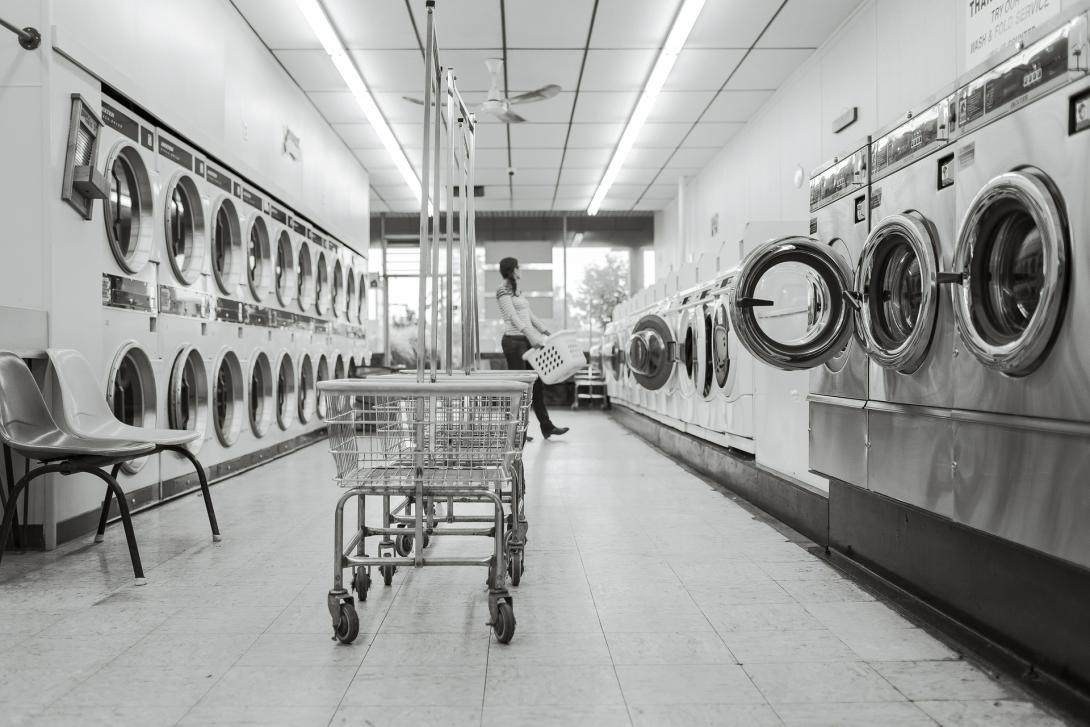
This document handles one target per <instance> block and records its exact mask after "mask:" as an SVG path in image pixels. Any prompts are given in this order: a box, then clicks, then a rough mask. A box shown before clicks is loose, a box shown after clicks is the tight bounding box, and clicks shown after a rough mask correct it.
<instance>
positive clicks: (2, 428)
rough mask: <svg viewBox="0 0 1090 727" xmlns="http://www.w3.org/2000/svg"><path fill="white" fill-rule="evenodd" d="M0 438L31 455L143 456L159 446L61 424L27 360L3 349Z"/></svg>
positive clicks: (46, 458) (0, 353)
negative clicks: (84, 433)
mask: <svg viewBox="0 0 1090 727" xmlns="http://www.w3.org/2000/svg"><path fill="white" fill-rule="evenodd" d="M0 440H2V441H3V442H4V443H5V444H7V445H8V446H9V447H11V448H12V449H13V450H15V451H16V452H18V453H19V454H21V455H24V456H26V457H28V458H30V459H36V460H41V461H49V460H56V459H65V458H72V457H126V456H127V457H139V456H140V455H143V454H149V453H150V452H151V451H152V450H154V449H155V446H154V445H153V444H150V443H147V442H143V441H132V439H129V438H125V439H117V438H99V437H82V436H79V435H76V434H74V433H71V432H68V431H65V430H63V429H61V427H59V426H58V425H57V422H56V421H54V419H53V416H52V414H50V412H49V407H48V406H47V405H46V403H45V398H44V397H43V396H42V392H41V391H40V390H39V389H38V382H37V381H35V380H34V375H33V374H31V373H30V369H28V368H27V366H26V364H25V363H23V360H22V359H20V358H19V357H18V356H16V355H15V354H13V353H8V352H6V351H0Z"/></svg>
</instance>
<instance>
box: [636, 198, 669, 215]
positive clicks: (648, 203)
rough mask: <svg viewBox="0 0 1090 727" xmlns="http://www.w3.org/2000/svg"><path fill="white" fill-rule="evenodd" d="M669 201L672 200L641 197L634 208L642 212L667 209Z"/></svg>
mask: <svg viewBox="0 0 1090 727" xmlns="http://www.w3.org/2000/svg"><path fill="white" fill-rule="evenodd" d="M669 203H670V200H659V199H641V200H640V201H639V202H637V203H636V206H635V207H633V208H632V209H634V210H639V211H641V212H658V211H659V210H661V209H665V208H666V205H668V204H669Z"/></svg>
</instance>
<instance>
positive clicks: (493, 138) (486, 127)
mask: <svg viewBox="0 0 1090 727" xmlns="http://www.w3.org/2000/svg"><path fill="white" fill-rule="evenodd" d="M474 138H475V139H476V141H475V145H476V147H477V149H478V150H480V149H506V148H507V128H506V125H505V124H477V128H476V129H475V131H474Z"/></svg>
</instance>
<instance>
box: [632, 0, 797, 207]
mask: <svg viewBox="0 0 1090 727" xmlns="http://www.w3.org/2000/svg"><path fill="white" fill-rule="evenodd" d="M786 5H787V0H783V2H781V3H780V6H779V7H778V8H776V12H774V13H773V14H772V17H771V18H769V20H768V22H767V23H765V26H764V27H763V28H761V32H760V33H758V34H757V37H756V38H754V40H753V42H752V43H750V45H749V48H748V49H746V52H745V53H744V54H743V55H742V57H741V58H740V59H738V63H737V64H735V66H734V68H732V69H731V72H730V73H729V74H727V78H726V80H724V81H723V84H722V85H721V86H720V87H719V90H718V91H716V92H715V94H714V95H713V96H712V97H711V99H710V100H709V101H708V103H707V105H705V106H704V110H703V111H701V112H700V115H699V116H697V117H696V121H694V122H693V123H692V125H691V126H690V127H689V130H688V131H686V132H685V136H683V137H681V141H679V142H678V144H677V146H675V147H674V150H673V151H672V152H670V156H668V157H666V161H664V162H663V163H662V166H661V167H659V170H658V171H657V172H656V173H655V176H654V177H652V178H651V181H650V182H648V183H647V186H646V187H644V188H643V191H642V192H640V196H639V197H637V198H636V201H635V202H633V203H632V207H631V208H629V209H630V210H634V209H636V205H638V204H639V203H640V202H641V201H642V200H643V198H644V197H645V196H647V192H648V190H650V189H651V187H652V185H654V184H655V182H657V181H658V178H659V177H660V176H662V170H663V169H665V168H666V167H667V166H668V165H669V164H670V161H671V160H672V159H673V158H674V157H675V156H676V155H677V153H678V150H680V149H681V147H682V145H683V144H685V140H686V139H688V138H689V135H690V134H692V133H693V129H695V128H696V127H697V125H698V124H699V123H700V120H701V119H703V118H704V115H705V114H707V113H708V109H710V108H711V107H712V104H714V103H715V100H716V99H717V98H719V96H720V94H722V93H723V90H724V89H726V87H727V84H728V83H730V80H731V79H732V78H734V75H735V74H736V73H738V69H739V68H741V67H742V64H743V63H745V62H746V58H748V57H749V55H750V53H752V52H753V49H754V48H756V47H757V44H758V43H760V42H761V38H763V37H764V34H765V33H767V32H768V29H769V28H771V27H772V23H774V22H776V18H777V17H779V14H780V13H781V12H783V9H784V7H785V6H786ZM746 123H749V122H748V120H747V121H746ZM727 143H730V142H729V141H728V142H727Z"/></svg>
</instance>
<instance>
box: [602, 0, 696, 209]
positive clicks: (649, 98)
mask: <svg viewBox="0 0 1090 727" xmlns="http://www.w3.org/2000/svg"><path fill="white" fill-rule="evenodd" d="M704 3H705V0H682V3H681V9H680V10H678V12H677V16H676V17H675V18H674V25H673V27H671V28H670V33H669V35H667V36H666V43H665V44H663V46H662V50H661V51H660V52H659V57H658V58H657V59H656V60H655V67H654V68H653V69H651V76H650V77H649V78H648V79H647V84H646V85H645V86H644V87H643V91H642V92H641V93H640V100H639V101H637V102H636V108H635V110H634V111H633V112H632V116H630V117H629V118H628V123H627V124H626V125H625V127H624V132H623V133H622V134H621V140H620V141H618V142H617V148H616V149H615V150H614V152H613V158H612V159H610V160H609V166H608V167H606V173H605V174H604V175H602V181H601V182H599V183H598V189H596V190H595V191H594V196H593V197H591V200H590V206H589V207H587V214H589V215H596V214H598V210H599V209H600V208H601V207H602V202H604V201H605V198H606V194H607V193H608V192H609V188H610V187H612V186H613V182H614V181H616V179H617V173H618V172H620V171H621V167H623V166H624V161H625V159H626V158H627V157H628V153H629V152H630V151H632V147H633V146H634V145H635V143H636V139H637V138H638V137H639V135H640V130H641V129H643V125H644V123H645V122H646V121H647V117H648V116H649V115H650V113H651V109H652V108H654V106H655V99H656V98H657V97H658V95H659V91H661V90H662V87H663V85H664V84H665V83H666V79H667V78H668V77H669V76H670V71H671V70H673V68H674V62H675V61H677V57H678V54H680V53H681V49H682V48H683V47H684V46H685V41H686V40H688V39H689V33H690V32H692V29H693V25H695V24H696V19H697V17H699V16H700V11H701V10H703V9H704Z"/></svg>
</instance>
